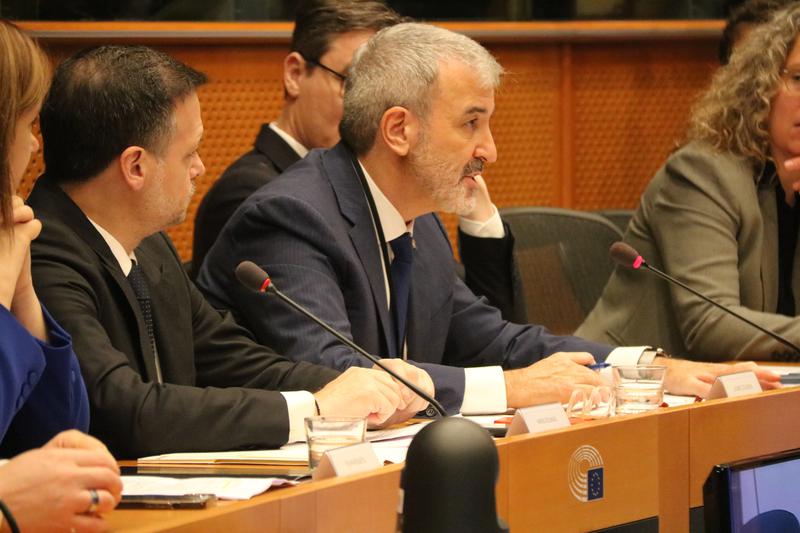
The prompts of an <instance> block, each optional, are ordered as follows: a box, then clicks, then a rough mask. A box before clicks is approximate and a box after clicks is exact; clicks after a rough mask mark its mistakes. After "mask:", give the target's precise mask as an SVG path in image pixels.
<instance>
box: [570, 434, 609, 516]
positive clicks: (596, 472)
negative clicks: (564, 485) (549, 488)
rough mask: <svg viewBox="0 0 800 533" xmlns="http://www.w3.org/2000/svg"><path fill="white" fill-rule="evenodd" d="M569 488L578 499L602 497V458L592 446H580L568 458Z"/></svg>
mask: <svg viewBox="0 0 800 533" xmlns="http://www.w3.org/2000/svg"><path fill="white" fill-rule="evenodd" d="M568 481H569V490H570V492H572V495H573V496H575V498H576V499H577V500H578V501H582V502H590V501H593V500H602V499H603V458H602V457H601V456H600V452H598V451H597V448H595V447H593V446H588V445H585V446H581V447H580V448H578V449H577V450H575V452H574V453H573V454H572V457H570V459H569V471H568Z"/></svg>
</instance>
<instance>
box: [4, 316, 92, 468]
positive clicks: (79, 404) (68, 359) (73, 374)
mask: <svg viewBox="0 0 800 533" xmlns="http://www.w3.org/2000/svg"><path fill="white" fill-rule="evenodd" d="M44 316H45V324H46V325H47V330H48V334H49V342H47V343H45V342H42V341H40V340H38V339H36V338H35V337H33V336H31V334H30V333H28V331H27V330H26V329H25V328H24V327H22V325H21V324H20V323H19V322H17V319H16V318H14V316H13V315H12V314H11V313H9V312H8V310H7V309H6V308H5V307H3V306H0V443H2V446H0V457H12V456H14V455H16V454H18V453H20V452H23V451H25V450H28V449H30V448H35V447H38V446H41V445H43V444H44V443H45V442H47V441H48V440H49V439H50V438H52V437H53V436H54V435H55V434H56V433H58V432H59V431H63V430H65V429H72V428H75V429H80V430H82V431H86V430H88V429H89V400H88V399H87V397H86V388H85V387H84V385H83V379H82V378H81V370H80V367H79V366H78V360H77V359H76V357H75V353H74V352H73V351H72V342H71V341H70V338H69V335H68V334H67V333H66V332H65V331H64V330H63V329H61V327H60V326H59V325H58V324H56V323H55V321H54V320H53V319H52V317H50V314H49V313H48V312H47V311H46V310H45V311H44Z"/></svg>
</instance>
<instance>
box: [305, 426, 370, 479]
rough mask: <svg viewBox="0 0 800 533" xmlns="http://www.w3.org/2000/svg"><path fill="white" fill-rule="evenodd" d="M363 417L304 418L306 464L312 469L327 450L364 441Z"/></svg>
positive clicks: (365, 428) (365, 429) (365, 427)
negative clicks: (306, 444) (306, 447)
mask: <svg viewBox="0 0 800 533" xmlns="http://www.w3.org/2000/svg"><path fill="white" fill-rule="evenodd" d="M366 431H367V421H366V419H365V418H363V417H362V418H359V417H348V416H310V417H308V418H306V442H307V443H308V466H309V467H311V469H312V470H313V469H314V468H316V467H317V465H318V464H319V462H320V460H321V459H322V456H323V455H324V454H325V452H327V451H328V450H332V449H334V448H341V447H342V446H350V445H351V444H358V443H359V442H364V436H365V435H366Z"/></svg>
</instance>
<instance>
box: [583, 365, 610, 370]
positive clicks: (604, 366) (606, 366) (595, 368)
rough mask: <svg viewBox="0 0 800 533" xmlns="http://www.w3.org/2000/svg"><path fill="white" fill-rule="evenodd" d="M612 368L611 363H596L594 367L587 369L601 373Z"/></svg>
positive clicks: (590, 366)
mask: <svg viewBox="0 0 800 533" xmlns="http://www.w3.org/2000/svg"><path fill="white" fill-rule="evenodd" d="M610 366H611V363H595V364H593V365H589V366H588V367H587V368H589V370H595V371H600V370H603V369H604V368H608V367H610Z"/></svg>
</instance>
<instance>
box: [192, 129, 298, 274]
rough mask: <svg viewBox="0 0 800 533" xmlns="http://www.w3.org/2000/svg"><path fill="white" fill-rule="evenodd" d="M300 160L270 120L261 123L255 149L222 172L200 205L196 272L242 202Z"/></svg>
mask: <svg viewBox="0 0 800 533" xmlns="http://www.w3.org/2000/svg"><path fill="white" fill-rule="evenodd" d="M299 160H300V156H299V155H297V152H295V151H294V149H293V148H292V147H291V146H289V145H288V144H286V141H284V140H283V139H282V138H281V136H280V135H278V134H277V133H275V132H274V131H273V130H272V128H270V127H269V124H263V125H262V126H261V131H259V132H258V137H256V142H255V145H254V146H253V149H252V150H251V151H250V152H248V153H246V154H244V155H243V156H242V157H240V158H239V159H237V160H236V161H235V162H234V163H233V164H232V165H231V166H229V167H228V168H227V169H226V170H225V172H223V173H222V176H220V177H219V179H218V180H217V181H216V182H214V185H212V186H211V189H209V190H208V192H207V193H206V195H205V196H204V197H203V200H202V201H201V202H200V206H199V207H198V208H197V214H196V215H195V219H194V239H193V242H192V270H193V272H194V274H195V275H196V273H197V272H198V271H199V270H200V265H202V264H203V259H205V257H206V254H207V253H208V250H209V249H210V248H211V245H213V244H214V242H215V241H216V240H217V236H218V235H219V232H220V231H221V230H222V227H223V226H224V225H225V223H226V222H227V221H228V219H230V218H231V216H232V215H233V213H234V211H236V209H237V208H238V207H239V206H240V205H241V204H242V202H244V201H245V200H246V199H247V198H248V197H249V196H250V195H251V194H253V193H254V192H256V191H257V190H258V189H259V188H260V187H261V186H262V185H265V184H267V183H269V182H270V181H272V180H273V179H275V178H276V177H278V176H279V175H280V174H281V173H282V172H283V171H284V170H286V169H287V168H289V167H290V166H291V165H292V164H293V163H296V162H297V161H299Z"/></svg>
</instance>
